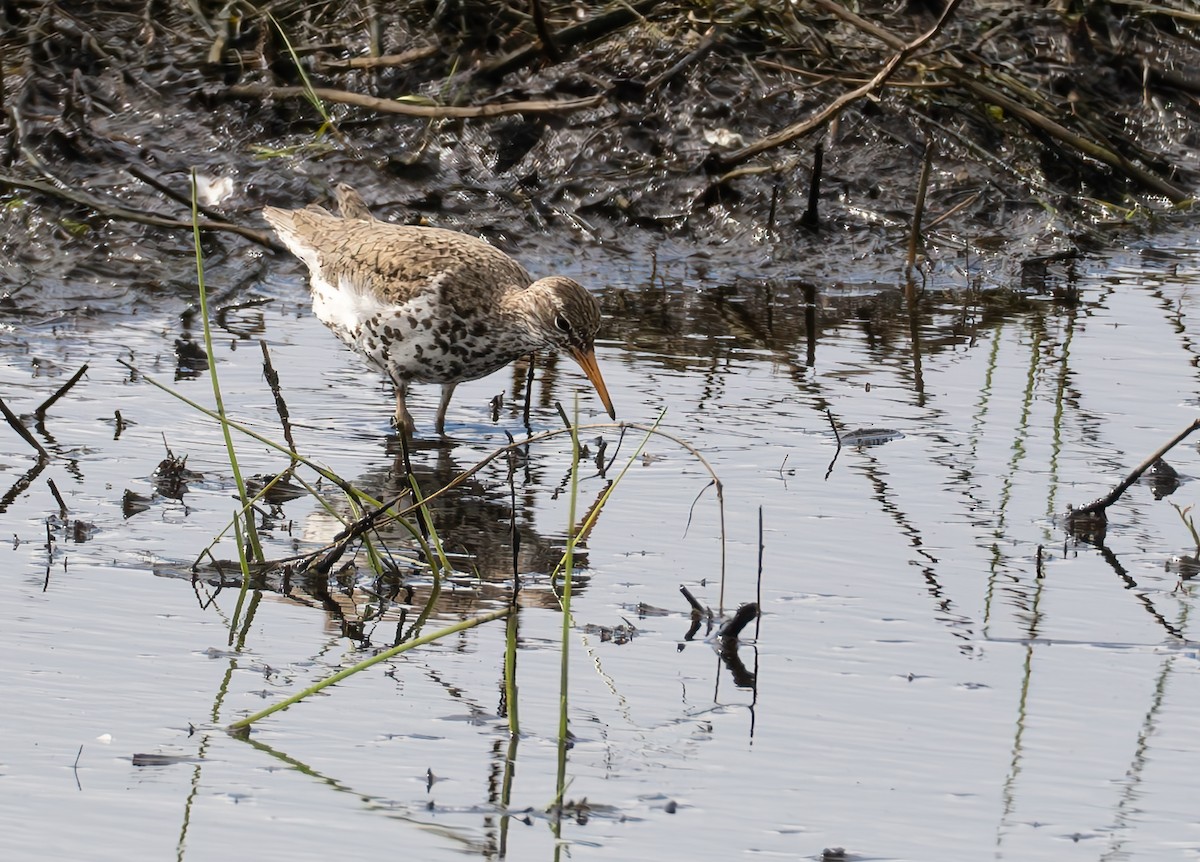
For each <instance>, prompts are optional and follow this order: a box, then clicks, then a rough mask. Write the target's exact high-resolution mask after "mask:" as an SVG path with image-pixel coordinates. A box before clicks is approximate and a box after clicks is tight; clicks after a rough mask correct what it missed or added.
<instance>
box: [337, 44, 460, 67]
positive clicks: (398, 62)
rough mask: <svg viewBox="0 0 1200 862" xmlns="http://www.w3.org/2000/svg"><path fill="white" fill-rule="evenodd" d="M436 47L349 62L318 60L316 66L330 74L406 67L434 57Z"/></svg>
mask: <svg viewBox="0 0 1200 862" xmlns="http://www.w3.org/2000/svg"><path fill="white" fill-rule="evenodd" d="M440 50H441V48H439V47H438V46H437V45H426V46H424V47H422V48H412V49H410V50H408V51H402V52H401V53H399V54H384V55H382V56H379V57H351V58H350V59H349V60H335V59H329V60H318V61H317V66H319V67H320V68H321V69H325V70H328V71H330V72H340V71H344V70H347V69H384V68H395V67H397V66H407V65H408V64H409V63H415V62H416V61H417V60H424V59H427V58H429V57H433V56H435V55H436V54H437V53H438V51H440Z"/></svg>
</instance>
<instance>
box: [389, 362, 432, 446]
mask: <svg viewBox="0 0 1200 862" xmlns="http://www.w3.org/2000/svg"><path fill="white" fill-rule="evenodd" d="M392 385H393V386H395V387H396V415H395V418H394V419H393V424H395V426H396V430H397V431H399V432H400V433H401V434H403V435H404V436H405V437H406V438H410V439H411V438H412V435H413V432H414V431H415V430H417V423H415V422H413V418H412V414H411V413H409V412H408V406H407V405H406V404H405V403H404V399H405V398H407V397H408V381H407V380H397V379H396V378H394V377H393V378H392ZM440 430H441V429H439V431H440Z"/></svg>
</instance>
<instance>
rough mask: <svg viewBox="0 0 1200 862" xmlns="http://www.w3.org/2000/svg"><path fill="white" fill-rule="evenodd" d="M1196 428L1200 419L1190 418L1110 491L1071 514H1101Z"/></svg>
mask: <svg viewBox="0 0 1200 862" xmlns="http://www.w3.org/2000/svg"><path fill="white" fill-rule="evenodd" d="M1197 428H1200V419H1194V420H1192V423H1191V424H1190V425H1188V426H1187V427H1186V428H1184V429H1183V430H1182V431H1180V432H1179V433H1178V434H1176V435H1175V436H1174V437H1172V438H1171V439H1170V441H1169V442H1167V444H1166V445H1165V446H1163V447H1162V448H1160V449H1159V450H1158V451H1157V452H1155V453H1154V454H1153V455H1151V456H1150V457H1149V458H1147V459H1146V460H1145V461H1143V462H1142V463H1141V465H1139V466H1138V467H1137V469H1135V470H1134V471H1133V472H1132V473H1130V474H1129V475H1128V476H1126V477H1125V479H1124V480H1123V481H1122V482H1121V483H1120V484H1118V485H1117V486H1116V487H1115V488H1113V489H1112V490H1111V491H1109V492H1108V493H1107V494H1105V495H1104V496H1103V497H1100V498H1098V499H1095V500H1093V501H1092V502H1090V503H1088V504H1087V505H1086V506H1079V507H1078V508H1075V509H1072V510H1071V514H1073V515H1091V514H1097V513H1099V514H1103V513H1104V510H1105V509H1107V508H1108V507H1109V506H1111V505H1112V504H1113V503H1115V502H1117V500H1119V499H1120V498H1121V495H1122V494H1124V493H1125V492H1126V491H1127V490H1128V489H1129V486H1130V485H1132V484H1133V483H1134V482H1136V481H1137V480H1138V479H1140V478H1141V476H1142V474H1143V473H1145V472H1146V471H1147V470H1149V469H1150V468H1151V467H1153V466H1154V462H1155V461H1157V460H1158V459H1159V458H1162V457H1163V456H1164V455H1166V454H1167V453H1168V452H1170V451H1171V449H1173V448H1174V447H1175V446H1176V445H1178V444H1179V443H1180V442H1182V441H1183V440H1184V439H1185V438H1186V437H1187V436H1188V435H1190V434H1191V433H1192V432H1194V431H1195V430H1196V429H1197Z"/></svg>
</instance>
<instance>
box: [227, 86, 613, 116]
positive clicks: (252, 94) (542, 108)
mask: <svg viewBox="0 0 1200 862" xmlns="http://www.w3.org/2000/svg"><path fill="white" fill-rule="evenodd" d="M225 92H226V93H228V94H229V95H230V96H233V97H235V98H239V99H303V98H308V96H309V95H310V94H311V95H314V96H316V97H317V98H318V99H321V100H322V101H325V102H335V103H337V104H340V105H353V106H355V107H357V108H366V109H367V110H371V111H378V112H380V113H381V114H402V115H403V116H406V117H424V118H426V119H433V120H445V119H458V120H462V119H473V118H476V117H504V116H508V115H510V114H566V113H570V112H571V111H579V110H583V109H585V108H594V107H596V106H597V105H599V104H600V103H601V102H603V101H604V96H603V95H602V94H598V95H595V96H588V97H587V98H584V99H538V100H534V101H530V102H498V103H496V104H492V105H475V106H468V107H459V106H455V105H418V104H415V103H413V102H401V101H399V100H397V99H380V98H377V97H375V96H367V95H364V94H362V93H351V92H349V91H348V90H334V89H331V88H329V87H313V88H312V90H308V89H306V88H305V87H267V86H263V85H262V84H235V85H234V86H232V87H230V88H229V89H228V90H226V91H225Z"/></svg>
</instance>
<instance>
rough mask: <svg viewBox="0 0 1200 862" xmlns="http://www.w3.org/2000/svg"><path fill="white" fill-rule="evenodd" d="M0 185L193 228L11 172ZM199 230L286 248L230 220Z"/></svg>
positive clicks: (109, 213)
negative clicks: (230, 234)
mask: <svg viewBox="0 0 1200 862" xmlns="http://www.w3.org/2000/svg"><path fill="white" fill-rule="evenodd" d="M0 186H9V187H11V188H14V189H26V190H28V191H34V192H41V193H42V194H45V195H49V196H51V197H56V198H62V199H63V200H67V201H70V202H71V203H74V204H78V205H79V206H82V207H86V208H87V209H90V210H92V211H94V212H95V213H97V214H98V215H102V216H104V217H106V218H112V219H117V220H119V221H131V222H137V223H138V224H148V225H153V226H154V227H165V228H170V229H172V230H186V231H188V232H189V233H190V232H191V230H192V222H191V220H190V219H189V220H183V219H174V218H169V217H167V216H160V215H155V214H153V213H145V212H139V211H138V210H131V209H127V208H126V207H122V206H117V205H115V204H110V203H107V202H106V201H102V200H100V199H99V198H97V197H94V196H92V195H89V194H86V193H84V192H81V191H78V190H76V189H70V188H66V187H63V188H59V187H58V186H56V185H53V184H51V183H44V182H41V181H40V180H27V179H23V178H21V177H15V176H12V175H11V174H0ZM199 225H200V230H202V231H210V232H225V233H235V234H237V235H238V236H242V237H245V238H246V239H248V240H250V241H251V242H256V243H258V244H259V245H262V246H266V247H267V248H270V249H273V250H275V251H285V249H284V247H283V246H282V245H280V244H279V243H278V242H277V241H276V240H274V239H272V237H271V236H270V234H268V233H266V232H265V231H261V230H254V229H253V228H248V227H243V226H242V225H239V224H232V223H230V222H223V221H212V220H211V219H201V220H200V222H199Z"/></svg>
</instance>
